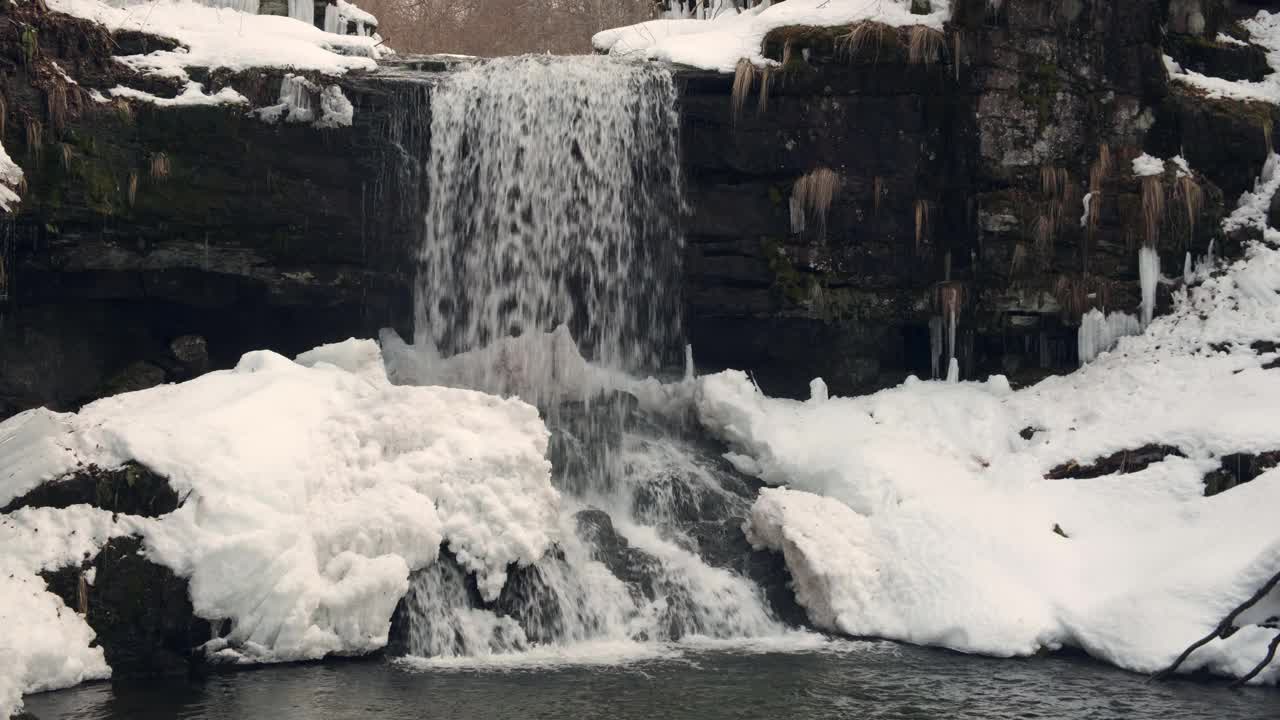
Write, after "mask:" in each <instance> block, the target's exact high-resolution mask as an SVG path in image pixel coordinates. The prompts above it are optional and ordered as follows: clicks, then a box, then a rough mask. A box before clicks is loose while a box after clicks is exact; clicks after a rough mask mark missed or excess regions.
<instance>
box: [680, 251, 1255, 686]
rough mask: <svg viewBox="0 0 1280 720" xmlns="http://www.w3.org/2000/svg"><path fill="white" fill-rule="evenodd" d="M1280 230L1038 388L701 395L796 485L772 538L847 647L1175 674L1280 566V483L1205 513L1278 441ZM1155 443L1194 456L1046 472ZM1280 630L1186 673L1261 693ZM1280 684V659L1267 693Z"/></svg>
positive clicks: (744, 463) (1250, 489)
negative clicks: (1230, 475)
mask: <svg viewBox="0 0 1280 720" xmlns="http://www.w3.org/2000/svg"><path fill="white" fill-rule="evenodd" d="M1267 236H1268V240H1269V241H1270V242H1271V244H1264V243H1261V242H1259V243H1254V244H1252V245H1250V246H1249V247H1248V248H1247V253H1246V257H1245V259H1243V260H1241V261H1239V262H1237V263H1235V264H1234V265H1232V266H1230V267H1229V268H1227V269H1226V271H1225V272H1219V273H1214V274H1213V275H1212V276H1208V277H1207V278H1206V279H1205V280H1204V281H1203V283H1202V284H1201V285H1198V286H1194V287H1192V288H1190V289H1180V290H1178V291H1176V294H1175V297H1176V307H1175V310H1174V312H1173V313H1172V314H1171V315H1169V316H1166V317H1161V318H1157V319H1155V320H1154V321H1153V322H1152V323H1151V325H1150V326H1149V327H1148V328H1147V330H1146V332H1145V334H1143V335H1139V336H1135V337H1123V338H1120V339H1119V341H1118V344H1117V345H1116V347H1115V349H1113V350H1112V351H1111V352H1110V353H1107V354H1103V355H1100V356H1099V357H1097V358H1096V359H1095V360H1094V361H1093V362H1091V363H1090V364H1088V365H1086V366H1085V367H1084V368H1083V369H1081V370H1080V371H1078V372H1076V373H1074V374H1072V375H1069V376H1064V377H1058V378H1052V379H1049V380H1046V381H1044V382H1042V383H1040V384H1039V385H1036V386H1034V387H1031V388H1027V389H1024V390H1019V391H1016V392H1015V391H1012V390H1010V388H1009V385H1008V383H1007V382H1005V381H1004V379H1003V378H1000V377H995V378H992V379H991V380H989V381H988V382H985V383H960V384H954V385H952V384H944V383H933V382H921V381H917V380H914V379H912V380H908V381H907V382H906V383H905V384H903V385H902V386H900V387H897V388H894V389H890V390H885V391H882V392H879V393H877V394H874V395H871V396H867V397H859V398H829V399H826V400H822V399H816V398H815V399H813V400H810V401H808V402H796V401H789V400H777V399H770V398H767V397H765V396H763V395H762V394H761V393H760V392H759V391H758V390H757V389H756V388H755V387H754V385H752V383H751V382H750V381H749V379H748V378H747V377H746V376H745V375H743V374H742V373H737V372H728V373H722V374H719V375H714V376H709V377H705V378H701V379H700V381H699V382H700V388H699V394H698V411H699V415H700V417H701V419H702V421H703V423H704V424H705V425H706V426H707V427H708V428H710V429H711V430H713V431H714V432H715V433H717V434H718V435H719V436H721V437H722V438H723V439H725V440H726V441H728V442H729V444H730V446H731V449H732V450H733V453H734V455H733V457H734V458H735V464H737V465H738V466H739V467H744V468H749V469H750V468H754V470H755V472H756V474H757V475H758V476H759V477H761V478H762V479H763V480H765V481H766V482H768V483H770V484H773V485H786V486H788V488H789V489H775V490H767V491H765V492H764V493H763V494H762V495H761V497H760V499H759V500H758V501H757V503H756V504H755V506H754V508H753V511H752V514H751V518H750V521H749V524H748V532H749V533H750V536H751V539H752V540H753V542H754V543H756V544H757V545H758V546H760V547H766V548H771V549H773V550H776V551H779V552H781V553H783V554H784V556H785V558H786V561H787V564H788V566H789V568H790V569H791V572H792V574H793V576H794V578H795V583H796V589H797V596H798V599H799V601H800V602H801V603H802V604H803V605H804V606H805V607H806V608H807V610H808V612H809V615H810V617H811V619H812V620H813V621H814V622H815V623H817V624H819V625H820V626H822V627H825V628H828V629H830V630H836V631H840V632H844V633H849V634H852V635H870V636H881V637H888V638H894V639H899V640H903V641H907V642H913V643H922V644H929V645H938V646H943V647H948V648H953V649H956V650H961V651H965V652H978V653H984V654H990V655H1026V654H1030V653H1034V652H1036V651H1038V650H1040V649H1044V648H1057V647H1061V646H1074V647H1079V648H1082V649H1084V650H1086V651H1087V652H1089V653H1090V654H1092V655H1093V656H1095V657H1098V658H1100V659H1103V660H1106V661H1108V662H1111V663H1114V664H1116V665H1119V666H1121V667H1124V668H1128V669H1131V670H1136V671H1142V672H1150V671H1154V670H1158V669H1161V668H1163V667H1165V666H1167V665H1168V664H1169V663H1170V662H1171V661H1172V660H1173V659H1174V658H1175V657H1176V656H1177V655H1178V654H1179V653H1180V652H1181V651H1182V650H1183V649H1185V648H1186V647H1187V646H1188V645H1190V644H1191V643H1192V642H1193V641H1195V640H1197V639H1199V638H1201V637H1203V636H1205V635H1207V634H1209V633H1210V632H1211V631H1212V630H1213V629H1214V628H1215V627H1216V626H1217V624H1218V623H1219V622H1220V621H1221V620H1222V619H1223V617H1225V616H1226V614H1227V613H1228V612H1229V611H1230V610H1232V609H1233V608H1234V607H1236V606H1237V605H1238V604H1239V603H1241V602H1242V601H1244V600H1246V599H1247V598H1249V597H1250V595H1251V594H1252V593H1254V592H1255V591H1256V590H1257V589H1258V588H1259V587H1261V586H1262V584H1263V583H1264V582H1265V580H1266V579H1267V578H1269V577H1271V576H1272V575H1274V574H1275V573H1276V572H1277V571H1280V525H1277V523H1276V522H1275V518H1274V509H1275V508H1276V507H1280V469H1276V470H1271V471H1269V472H1266V473H1264V474H1262V475H1261V476H1259V477H1257V478H1256V479H1254V480H1253V481H1251V482H1249V483H1247V484H1244V485H1240V486H1238V487H1235V488H1233V489H1231V490H1230V491H1228V492H1225V493H1222V494H1220V495H1215V496H1213V497H1205V496H1204V490H1205V487H1204V476H1205V474H1206V473H1207V472H1209V471H1211V470H1214V469H1216V468H1217V467H1218V466H1219V463H1220V458H1221V457H1222V456H1225V455H1228V454H1230V453H1241V452H1244V453H1256V452H1259V451H1263V450H1269V449H1276V448H1280V424H1277V423H1276V422H1275V413H1276V408H1278V407H1280V372H1277V371H1276V370H1274V369H1272V370H1267V369H1263V367H1262V366H1263V365H1264V363H1265V362H1266V360H1267V358H1268V357H1269V356H1265V355H1259V354H1258V353H1257V352H1256V351H1255V350H1254V349H1252V348H1251V347H1250V345H1251V344H1252V343H1253V342H1255V341H1258V340H1274V338H1276V337H1280V250H1277V249H1275V247H1276V246H1277V245H1280V233H1277V232H1276V231H1274V230H1268V231H1267ZM1211 344H1214V345H1217V346H1218V347H1219V348H1222V347H1227V348H1229V349H1228V350H1227V351H1226V352H1221V351H1213V350H1209V349H1208V348H1209V346H1210V345H1211ZM1025 428H1033V429H1034V433H1033V434H1031V437H1030V439H1026V438H1025V436H1024V435H1023V434H1022V431H1023V429H1025ZM1149 443H1163V444H1168V445H1172V446H1175V447H1177V448H1178V449H1179V450H1180V451H1181V452H1182V453H1183V454H1184V455H1185V457H1168V458H1166V459H1164V460H1163V461H1162V462H1157V463H1155V464H1153V465H1151V466H1149V467H1146V468H1145V469H1143V470H1140V471H1138V472H1132V473H1130V474H1126V475H1118V476H1104V477H1099V478H1093V479H1073V480H1048V479H1045V476H1046V474H1048V473H1049V471H1050V470H1051V469H1052V468H1054V467H1056V466H1058V465H1060V464H1063V463H1067V462H1071V461H1078V462H1080V463H1088V462H1091V461H1093V460H1094V459H1096V458H1100V457H1104V456H1107V455H1109V454H1111V453H1115V452H1117V451H1123V450H1128V449H1135V448H1140V447H1142V446H1144V445H1146V444H1149ZM1274 636H1275V631H1274V630H1267V629H1264V628H1261V627H1258V626H1257V625H1249V626H1247V627H1244V628H1243V629H1241V630H1240V631H1239V632H1238V633H1236V634H1234V635H1232V636H1231V637H1230V638H1229V639H1227V640H1215V641H1213V642H1212V643H1210V644H1209V645H1207V646H1205V647H1203V648H1201V649H1199V650H1197V651H1196V652H1195V653H1194V654H1192V656H1191V658H1190V660H1189V661H1188V662H1187V663H1186V664H1184V666H1183V667H1182V669H1183V670H1184V671H1192V670H1196V669H1205V670H1208V671H1210V672H1214V673H1218V674H1222V675H1227V676H1233V677H1240V676H1241V675H1243V674H1244V673H1246V672H1247V671H1248V670H1249V669H1250V668H1251V667H1252V666H1253V665H1254V664H1256V663H1258V662H1259V661H1261V660H1262V659H1263V657H1264V656H1265V654H1266V645H1267V643H1268V642H1269V641H1270V640H1271V638H1272V637H1274ZM1277 679H1280V668H1278V667H1276V666H1275V665H1273V666H1272V667H1271V668H1269V669H1268V670H1266V671H1264V672H1263V673H1262V674H1261V675H1259V676H1258V677H1257V678H1256V679H1255V681H1256V682H1265V683H1275V682H1276V681H1277Z"/></svg>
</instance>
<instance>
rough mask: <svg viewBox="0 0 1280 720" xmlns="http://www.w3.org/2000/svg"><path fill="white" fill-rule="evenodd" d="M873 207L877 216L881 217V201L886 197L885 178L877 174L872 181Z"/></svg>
mask: <svg viewBox="0 0 1280 720" xmlns="http://www.w3.org/2000/svg"><path fill="white" fill-rule="evenodd" d="M871 192H872V198H871V208H872V212H874V213H875V216H876V217H880V201H881V199H882V198H883V197H884V178H882V177H880V176H879V175H877V176H876V177H875V179H874V180H872V181H871Z"/></svg>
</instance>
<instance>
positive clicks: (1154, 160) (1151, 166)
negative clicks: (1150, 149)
mask: <svg viewBox="0 0 1280 720" xmlns="http://www.w3.org/2000/svg"><path fill="white" fill-rule="evenodd" d="M1163 172H1164V160H1162V159H1160V158H1158V157H1152V156H1150V155H1148V154H1146V153H1142V154H1141V155H1139V156H1138V157H1136V158H1134V159H1133V174H1134V175H1137V176H1138V177H1150V176H1152V175H1160V174H1161V173H1163Z"/></svg>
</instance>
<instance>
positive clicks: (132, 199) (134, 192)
mask: <svg viewBox="0 0 1280 720" xmlns="http://www.w3.org/2000/svg"><path fill="white" fill-rule="evenodd" d="M137 200H138V171H136V170H131V171H129V207H133V205H134V203H136V202H137Z"/></svg>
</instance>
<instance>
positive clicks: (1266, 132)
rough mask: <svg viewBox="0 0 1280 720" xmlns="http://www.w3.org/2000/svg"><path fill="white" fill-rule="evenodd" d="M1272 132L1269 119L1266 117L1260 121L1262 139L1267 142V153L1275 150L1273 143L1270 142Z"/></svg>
mask: <svg viewBox="0 0 1280 720" xmlns="http://www.w3.org/2000/svg"><path fill="white" fill-rule="evenodd" d="M1272 132H1273V129H1272V127H1271V119H1270V118H1267V121H1266V122H1264V123H1262V141H1263V142H1264V143H1266V144H1267V155H1270V154H1272V153H1274V152H1275V145H1274V144H1272V142H1271V139H1272Z"/></svg>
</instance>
